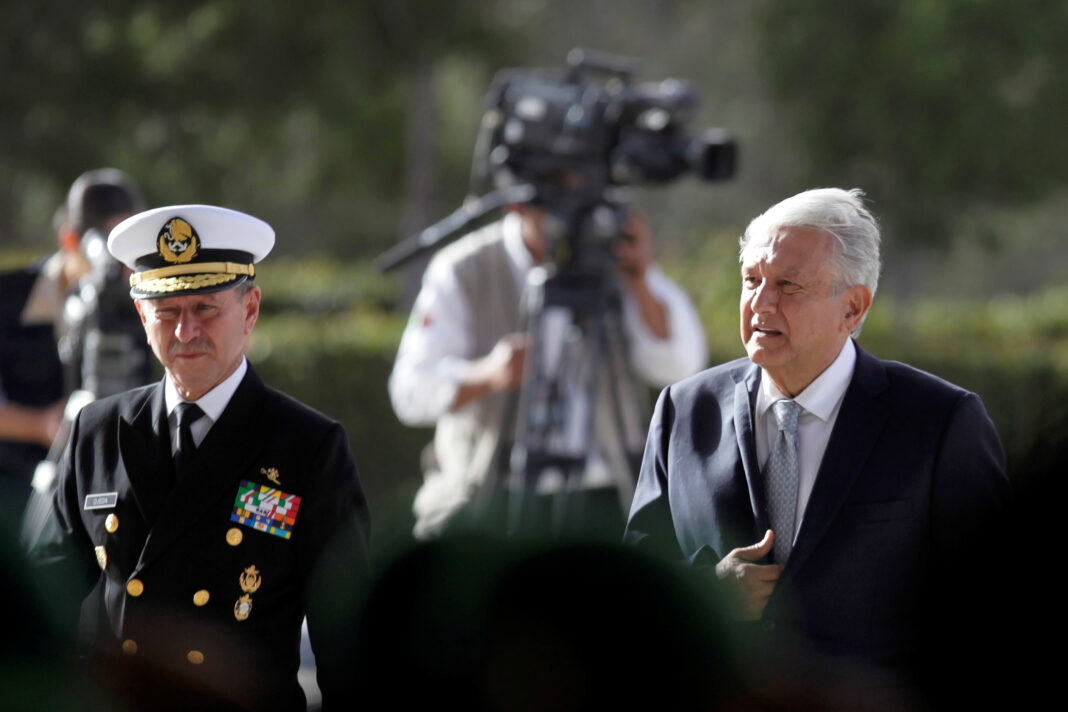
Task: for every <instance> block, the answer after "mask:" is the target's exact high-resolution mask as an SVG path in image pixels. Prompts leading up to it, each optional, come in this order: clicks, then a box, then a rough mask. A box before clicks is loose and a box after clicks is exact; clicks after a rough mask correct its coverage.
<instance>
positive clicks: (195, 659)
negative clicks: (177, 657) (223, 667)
mask: <svg viewBox="0 0 1068 712" xmlns="http://www.w3.org/2000/svg"><path fill="white" fill-rule="evenodd" d="M185 657H186V659H187V660H189V662H191V663H193V664H194V665H200V664H201V663H202V662H204V653H202V652H200V651H199V650H190V651H189V652H188V653H186V654H185Z"/></svg>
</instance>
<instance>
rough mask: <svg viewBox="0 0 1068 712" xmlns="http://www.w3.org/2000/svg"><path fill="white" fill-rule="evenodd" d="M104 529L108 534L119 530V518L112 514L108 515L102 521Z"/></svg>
mask: <svg viewBox="0 0 1068 712" xmlns="http://www.w3.org/2000/svg"><path fill="white" fill-rule="evenodd" d="M104 528H105V529H107V530H108V533H109V534H114V533H115V532H117V531H118V530H119V518H118V517H116V516H115V515H114V514H109V515H108V518H107V519H105V520H104Z"/></svg>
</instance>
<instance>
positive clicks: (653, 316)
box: [614, 210, 670, 339]
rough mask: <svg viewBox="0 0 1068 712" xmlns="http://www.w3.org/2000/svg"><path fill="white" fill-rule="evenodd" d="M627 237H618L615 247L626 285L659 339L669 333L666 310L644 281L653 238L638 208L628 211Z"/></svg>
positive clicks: (644, 319) (651, 259)
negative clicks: (620, 238) (622, 238)
mask: <svg viewBox="0 0 1068 712" xmlns="http://www.w3.org/2000/svg"><path fill="white" fill-rule="evenodd" d="M623 234H624V236H625V237H626V239H624V240H616V241H615V245H614V250H615V253H616V262H617V264H618V266H619V276H620V279H621V281H622V282H623V286H624V287H626V289H627V291H628V292H630V293H631V295H632V296H633V297H634V301H635V302H636V303H637V304H638V313H639V314H641V318H642V321H643V322H644V323H645V326H646V327H647V328H648V329H649V331H650V332H652V334H653V335H654V336H656V338H658V339H666V338H667V337H668V336H669V335H670V334H669V333H668V322H667V311H666V310H665V309H664V305H663V304H661V303H660V300H658V299H657V298H656V297H655V296H654V295H653V293H652V292H651V291H649V284H648V283H647V282H646V281H645V271H646V270H647V269H648V268H649V265H651V264H652V263H653V239H652V237H651V236H650V233H649V221H648V220H646V219H645V216H644V215H642V214H641V213H640V212H638V211H637V210H631V211H630V212H629V213H628V214H627V221H626V222H625V223H623Z"/></svg>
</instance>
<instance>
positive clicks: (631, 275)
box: [389, 204, 707, 538]
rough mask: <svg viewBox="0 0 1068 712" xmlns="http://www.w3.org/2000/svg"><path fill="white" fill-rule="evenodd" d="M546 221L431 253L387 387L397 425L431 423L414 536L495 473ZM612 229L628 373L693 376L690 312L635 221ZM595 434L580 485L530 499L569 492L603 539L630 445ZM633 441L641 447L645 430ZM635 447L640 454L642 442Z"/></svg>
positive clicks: (521, 214) (497, 226)
mask: <svg viewBox="0 0 1068 712" xmlns="http://www.w3.org/2000/svg"><path fill="white" fill-rule="evenodd" d="M551 219H552V218H551V217H550V216H549V215H547V212H546V210H545V209H544V208H542V207H538V206H532V205H527V204H515V205H511V206H509V207H508V208H507V209H506V213H505V215H504V217H503V219H501V220H499V221H497V222H495V223H492V224H490V225H488V226H486V227H484V228H482V229H480V230H477V231H475V232H472V233H469V234H468V235H466V236H464V237H463V238H461V239H460V240H458V241H457V242H455V243H453V244H451V245H449V246H447V247H445V248H443V249H442V250H441V251H439V252H438V253H437V254H436V255H435V256H434V258H433V259H432V260H431V262H430V264H429V266H428V267H427V269H426V272H425V274H424V276H423V284H422V288H421V290H420V292H419V294H418V296H417V298H416V301H415V305H414V307H413V310H412V315H411V318H410V320H409V322H408V326H407V328H406V329H405V331H404V335H403V337H402V339H401V344H400V348H399V351H398V353H397V359H396V363H395V364H394V368H393V373H392V374H391V376H390V379H389V392H390V397H391V399H392V402H393V407H394V410H395V411H396V413H397V416H398V417H399V418H400V420H401V421H402V422H404V423H405V424H407V425H412V426H422V425H430V424H432V423H434V424H436V431H435V437H434V443H433V446H432V448H428V449H427V451H425V452H424V463H423V466H424V483H423V486H422V488H421V489H420V491H419V492H418V494H417V495H416V498H415V503H414V510H415V515H416V525H415V535H416V537H417V538H430V537H433V536H436V535H438V534H440V533H441V532H442V531H443V530H444V529H445V527H446V526H447V525H448V524H449V522H450V519H452V518H453V517H454V516H455V515H456V514H457V513H458V512H460V511H461V510H462V509H463V508H464V507H465V506H466V505H468V504H469V503H471V502H472V501H473V500H475V499H476V498H477V497H478V493H479V490H480V488H481V487H482V486H483V485H484V484H486V483H487V482H488V481H492V478H493V477H495V476H498V475H500V472H499V470H500V469H501V459H500V454H499V451H500V449H501V447H502V446H507V445H509V444H510V443H508V442H505V443H501V442H500V439H501V438H502V437H503V438H509V437H511V433H512V431H513V427H512V426H513V425H514V423H511V422H506V421H507V420H508V419H509V418H513V419H514V409H515V398H516V396H517V393H518V389H519V387H520V385H521V383H522V379H523V364H524V359H525V356H526V348H527V344H526V339H527V337H526V334H525V333H523V332H522V330H521V329H522V326H521V306H520V304H521V299H522V295H523V288H524V285H525V283H526V279H527V273H528V271H530V270H531V269H532V268H533V267H534V266H536V265H538V264H542V263H544V262H545V261H546V259H547V249H548V239H547V235H546V233H547V232H548V230H547V227H546V221H547V220H551ZM622 232H623V235H622V236H621V238H618V239H616V240H615V241H614V246H613V250H614V253H615V259H616V263H617V271H618V275H619V282H620V284H621V286H622V289H621V290H620V291H621V293H622V295H621V296H622V305H621V311H622V315H621V318H622V323H623V330H624V332H625V335H626V338H627V341H628V344H627V347H628V348H627V354H625V356H626V358H627V359H628V360H629V365H630V367H631V369H632V370H633V371H634V373H635V374H637V376H639V377H640V378H641V379H643V380H645V381H647V382H648V383H649V384H652V385H661V384H666V383H668V382H672V381H675V380H677V379H680V378H684V377H686V376H688V375H690V374H692V373H695V372H696V371H698V370H700V369H701V368H703V367H704V365H705V361H706V357H707V349H706V344H705V340H704V333H703V330H702V326H701V323H700V320H699V318H698V316H697V313H696V310H695V309H694V307H693V304H692V303H691V302H690V300H689V299H688V298H687V296H686V295H685V293H684V292H683V291H682V290H681V289H680V288H679V287H678V286H677V285H676V284H674V283H673V282H671V281H670V280H669V279H668V278H667V277H666V276H665V275H664V274H663V272H661V270H660V269H659V267H657V265H656V264H655V263H654V261H653V249H652V240H651V237H650V234H649V227H648V224H647V222H646V220H645V218H644V216H642V215H641V214H640V213H638V212H636V211H633V210H632V211H630V213H629V215H628V217H627V218H626V220H625V221H624V223H623V226H622ZM623 357H624V354H619V353H616V354H605V355H604V358H606V359H607V358H613V359H617V360H619V359H622V358H623ZM602 381H604V379H602ZM603 385H604V387H602V388H601V389H600V390H599V392H598V394H597V403H596V404H591V406H590V407H591V408H592V409H593V410H592V412H593V417H594V419H595V420H596V421H602V422H604V423H607V422H609V421H613V417H614V416H613V414H612V412H611V410H610V409H611V408H612V407H613V405H612V403H613V400H612V397H611V396H612V394H611V393H610V392H607V389H608V388H610V387H611V384H609V383H608V382H607V381H604V384H603ZM634 407H635V408H636V407H637V406H636V405H635V406H634ZM613 422H614V421H613ZM605 430H606V428H599V427H598V428H595V432H597V433H598V435H597V437H596V442H594V443H591V444H590V447H591V450H590V458H589V460H588V462H587V467H586V470H585V472H584V473H583V474H582V477H581V481H580V482H577V483H565V482H564V481H563V480H559V481H553V480H551V479H547V478H543V480H542V481H540V482H539V483H538V486H537V490H536V491H537V493H538V495H539V496H541V495H546V496H547V497H546V498H551V497H552V496H553V495H554V494H557V493H559V492H561V491H562V490H563V489H565V487H566V488H567V489H568V490H573V489H575V488H576V487H577V488H578V489H579V490H580V491H581V492H582V495H583V498H584V500H585V502H586V505H587V506H584V507H583V508H582V511H584V512H585V514H584V516H585V517H587V518H589V517H590V515H591V513H594V512H596V513H598V514H597V515H595V516H597V517H599V518H600V519H601V520H602V521H597V522H587V524H589V525H591V526H590V527H589V530H590V531H593V530H594V529H598V530H600V531H608V530H609V528H611V527H612V526H614V525H615V524H617V523H618V524H619V530H621V527H622V521H623V520H622V517H623V513H624V512H625V511H626V510H627V508H628V507H629V505H630V502H629V498H630V495H631V493H632V492H633V487H634V484H633V479H634V474H633V472H631V467H630V466H629V464H628V462H627V458H626V453H625V452H624V451H623V450H624V448H630V447H632V445H633V444H631V443H620V442H619V438H615V439H613V438H611V437H601V435H602V433H603V432H604V431H605ZM639 435H640V439H642V440H643V439H644V433H641V434H639ZM637 447H638V452H640V451H641V443H640V442H639V443H638V444H637ZM494 470H496V472H494ZM571 494H573V492H571ZM624 500H626V501H624ZM605 519H607V520H609V521H603V520H605ZM614 534H618V531H615V532H614Z"/></svg>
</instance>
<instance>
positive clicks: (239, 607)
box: [234, 593, 252, 621]
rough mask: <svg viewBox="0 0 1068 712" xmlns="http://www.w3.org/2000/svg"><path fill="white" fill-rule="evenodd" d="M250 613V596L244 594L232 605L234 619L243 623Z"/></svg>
mask: <svg viewBox="0 0 1068 712" xmlns="http://www.w3.org/2000/svg"><path fill="white" fill-rule="evenodd" d="M250 613H252V596H249V595H248V594H247V593H246V594H244V595H243V596H241V598H239V599H237V602H236V603H234V618H236V619H237V620H239V621H243V620H245V619H246V618H248V616H249V614H250Z"/></svg>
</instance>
